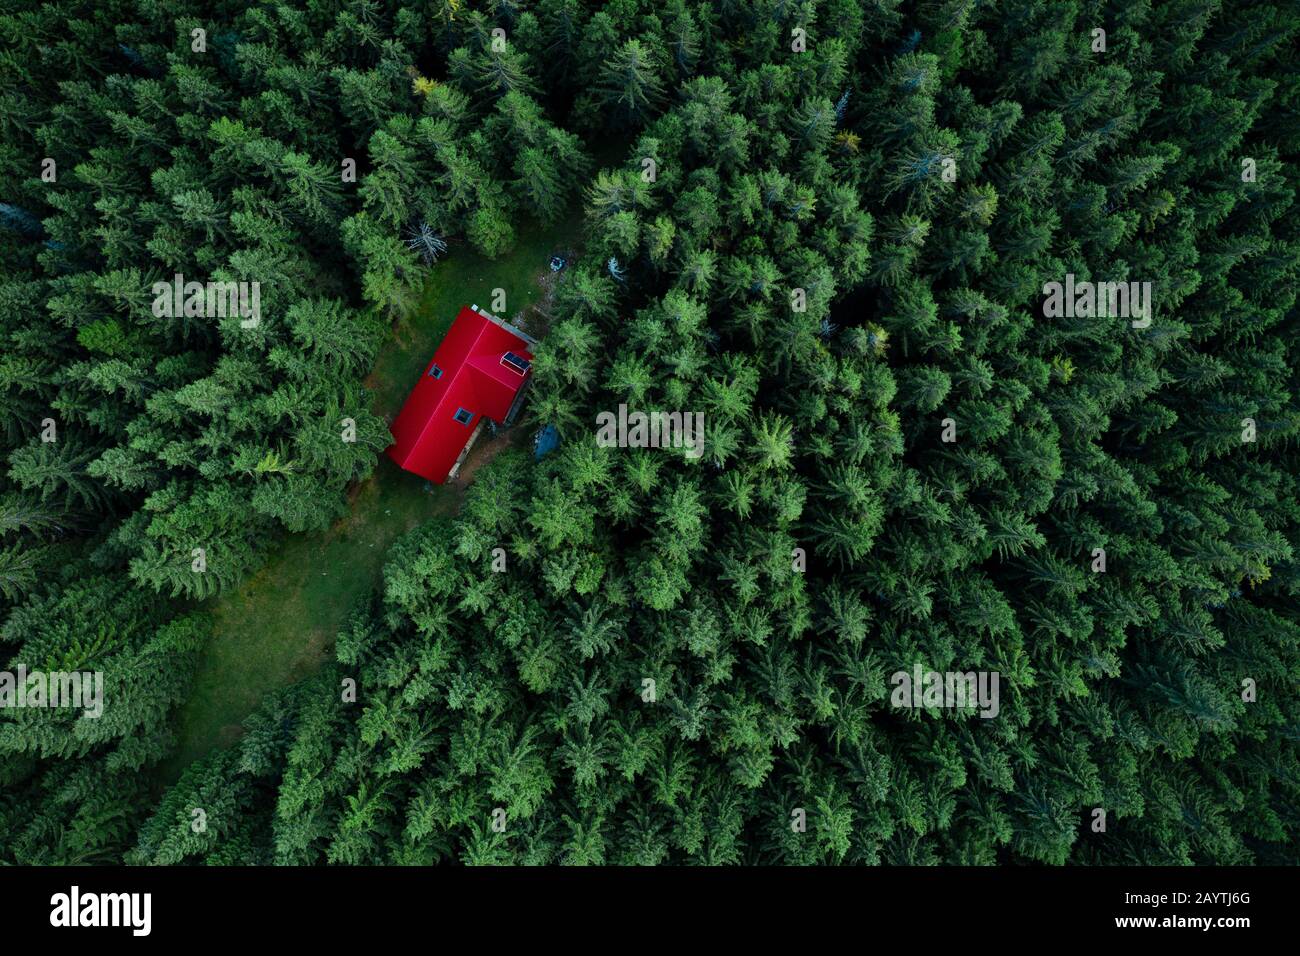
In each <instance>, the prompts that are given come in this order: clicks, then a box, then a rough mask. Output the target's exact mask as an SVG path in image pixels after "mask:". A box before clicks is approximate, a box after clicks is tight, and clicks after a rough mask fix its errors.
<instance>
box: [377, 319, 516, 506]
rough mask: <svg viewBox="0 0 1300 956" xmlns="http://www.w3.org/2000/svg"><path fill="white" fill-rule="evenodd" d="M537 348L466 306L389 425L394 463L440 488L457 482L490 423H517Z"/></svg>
mask: <svg viewBox="0 0 1300 956" xmlns="http://www.w3.org/2000/svg"><path fill="white" fill-rule="evenodd" d="M535 341H536V340H534V339H533V338H531V337H529V336H528V335H527V334H526V333H524V332H522V331H520V330H519V329H517V328H515V327H514V326H512V325H510V324H509V323H507V322H503V321H502V320H501V319H498V318H497V317H496V316H494V315H490V314H489V313H488V312H486V311H484V310H483V309H480V308H479V307H478V306H477V305H469V306H462V307H461V310H460V312H459V314H457V316H456V320H455V321H454V322H452V324H451V328H450V329H448V330H447V336H446V338H444V339H443V340H442V344H441V345H439V346H438V350H437V351H436V352H435V353H434V355H433V361H432V362H430V363H429V367H428V368H426V369H425V370H424V374H423V375H422V376H420V381H419V383H418V384H416V386H415V389H414V391H412V392H411V394H410V395H409V396H408V397H407V399H406V404H405V405H403V406H402V410H401V411H400V412H398V413H397V417H396V418H395V419H393V423H392V425H390V426H389V429H390V430H391V431H392V433H393V444H392V445H390V446H389V447H388V457H389V458H391V459H393V461H395V462H397V464H398V465H399V466H401V467H402V468H404V469H405V470H407V471H410V472H414V473H415V474H417V475H420V476H422V477H424V478H428V479H429V480H430V481H433V482H436V483H437V484H442V483H443V482H444V481H446V480H447V479H448V478H449V477H450V478H454V477H455V476H456V472H457V471H458V470H459V469H460V463H461V461H463V460H464V458H465V455H466V454H467V453H468V452H469V448H470V446H471V445H472V444H473V442H474V439H475V438H477V437H478V434H479V430H480V429H481V427H482V425H483V421H484V419H488V418H490V419H492V420H493V421H494V422H496V423H498V424H503V425H508V424H510V422H512V421H513V420H514V417H515V415H516V414H517V412H518V410H519V406H520V404H521V403H522V399H523V390H524V385H525V384H526V383H527V381H528V377H529V373H530V371H531V366H532V360H533V355H532V352H531V351H530V349H531V347H532V346H533V345H534V344H535Z"/></svg>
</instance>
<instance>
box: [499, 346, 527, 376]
mask: <svg viewBox="0 0 1300 956" xmlns="http://www.w3.org/2000/svg"><path fill="white" fill-rule="evenodd" d="M501 364H502V365H505V366H507V367H508V368H510V369H511V370H512V371H515V372H518V373H519V374H520V375H523V374H524V373H526V372H527V371H528V369H529V366H531V365H532V363H531V362H529V361H528V359H526V358H522V357H520V356H518V355H516V354H515V353H514V352H507V353H506V354H505V355H503V356H501Z"/></svg>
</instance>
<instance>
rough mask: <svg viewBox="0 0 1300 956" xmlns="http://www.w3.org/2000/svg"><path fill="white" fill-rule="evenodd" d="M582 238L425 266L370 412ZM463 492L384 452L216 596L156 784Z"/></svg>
mask: <svg viewBox="0 0 1300 956" xmlns="http://www.w3.org/2000/svg"><path fill="white" fill-rule="evenodd" d="M579 233H580V223H579V221H578V220H576V219H574V220H570V221H568V222H565V223H562V224H561V225H560V226H558V227H556V228H553V229H547V230H543V229H541V228H538V227H531V228H524V229H521V230H520V233H519V238H518V242H517V243H516V244H515V247H514V249H513V250H512V251H511V252H510V253H508V254H507V255H505V256H502V257H501V258H500V259H497V260H495V261H493V260H490V259H485V258H483V257H482V256H479V255H476V254H474V253H473V252H471V251H470V250H469V249H468V248H467V247H465V246H454V247H453V248H452V251H451V255H450V256H449V257H448V258H446V259H444V260H443V261H442V262H440V263H438V264H437V265H436V266H434V267H433V269H431V270H430V274H429V277H428V281H427V282H426V283H425V286H424V290H423V294H422V295H421V297H420V301H419V304H418V305H417V306H416V307H415V308H414V309H412V310H411V313H410V314H409V315H407V316H405V317H404V318H403V319H402V320H401V321H400V322H398V323H397V326H396V328H395V329H394V332H393V335H392V336H391V338H390V340H389V341H388V343H387V344H386V345H385V346H384V347H383V349H382V350H381V351H380V354H379V356H378V358H377V359H376V361H375V367H374V371H373V372H372V373H371V375H370V377H369V378H368V379H367V380H366V385H367V387H368V388H369V389H370V391H371V394H372V396H373V406H372V407H373V408H374V410H375V413H376V414H378V415H381V416H388V417H391V416H392V415H395V414H396V413H397V410H398V409H399V408H401V406H402V402H404V401H405V400H406V396H407V395H408V394H409V393H410V391H411V389H412V388H413V387H414V385H415V382H416V381H417V379H418V378H419V376H420V375H421V374H422V373H423V371H424V367H425V365H426V364H427V363H428V361H429V359H430V358H431V357H432V355H433V353H434V350H435V349H436V348H437V346H438V343H439V342H440V341H442V337H443V336H444V335H445V334H446V331H447V328H448V326H449V325H450V324H451V321H452V319H453V318H455V315H456V312H457V311H458V310H459V308H460V306H461V305H464V304H471V303H478V304H479V305H480V306H483V307H485V308H490V307H491V304H492V302H491V300H492V290H493V289H497V288H501V289H505V291H506V306H507V308H506V309H505V310H503V312H502V313H499V314H500V315H501V317H502V318H512V317H515V316H517V315H518V313H519V312H520V311H521V310H523V309H524V308H526V307H527V306H529V305H532V304H533V303H534V302H536V301H537V299H538V298H539V296H540V295H541V293H542V290H541V286H540V284H539V280H540V279H542V278H543V277H544V276H546V275H548V274H549V267H548V265H547V261H548V259H549V257H550V254H551V253H552V252H553V251H554V250H555V249H557V248H561V247H574V246H576V245H577V244H578V237H579ZM486 444H487V443H486V442H484V441H482V440H480V442H479V444H478V445H476V446H475V449H474V451H473V452H471V455H470V459H469V461H468V462H467V463H466V471H467V472H468V471H469V470H470V469H471V468H472V466H473V463H474V460H475V457H476V456H481V455H487V454H490V453H491V452H490V451H489V450H487V449H486V448H485V446H486ZM492 444H493V445H497V444H498V443H496V442H494V443H492ZM462 493H463V491H462V488H461V487H460V486H458V485H432V484H430V483H429V482H426V481H425V480H424V479H423V478H420V477H418V476H416V475H412V474H409V473H408V472H404V471H402V470H401V469H400V468H398V467H397V466H396V465H394V464H393V463H392V461H391V460H390V459H389V458H388V457H387V456H386V455H381V456H380V459H379V464H378V466H377V467H376V469H375V472H374V474H373V475H372V476H371V477H370V478H369V479H367V480H366V481H364V482H361V483H360V484H359V485H358V486H356V487H355V488H353V489H352V495H351V501H350V502H349V503H350V507H351V510H350V512H349V514H348V515H347V517H345V518H342V519H341V520H339V521H338V522H337V523H335V525H334V526H333V527H331V528H330V529H329V530H328V531H325V532H323V533H317V534H300V535H291V536H289V537H288V538H286V539H285V540H284V542H283V543H282V544H281V545H280V546H279V548H278V549H277V550H276V551H275V552H274V553H273V555H272V556H271V558H270V560H269V561H268V562H267V563H266V565H265V566H263V568H262V569H261V570H260V571H258V572H257V573H256V574H253V575H252V576H250V577H249V578H248V579H247V580H245V581H244V582H243V584H242V585H241V586H240V587H238V588H236V589H235V590H234V591H232V592H230V593H228V594H225V595H223V596H221V597H220V598H218V599H216V600H215V601H214V602H213V603H212V604H211V612H212V618H213V633H212V637H211V638H210V639H209V641H208V643H207V646H206V647H205V648H204V652H203V656H202V659H201V661H200V664H199V672H198V675H197V677H196V678H195V681H194V686H193V688H192V690H191V693H190V696H189V698H188V699H187V700H186V702H185V703H184V704H183V705H182V706H181V708H180V712H179V715H178V718H177V734H178V745H177V749H176V751H175V753H174V754H173V755H172V757H171V758H170V759H169V760H168V761H166V762H165V763H164V764H163V765H162V766H161V768H160V772H159V779H160V781H162V782H167V781H171V780H174V779H176V777H178V776H179V775H180V772H181V770H182V769H184V767H185V766H187V765H188V764H189V763H190V762H192V761H193V760H196V759H198V758H199V757H202V756H203V755H204V754H206V753H208V752H209V751H210V750H212V749H213V748H214V747H224V746H228V745H229V744H231V743H233V742H234V741H235V740H237V739H238V737H239V736H240V734H241V733H242V732H243V729H242V726H241V722H242V721H243V720H244V718H245V717H247V716H248V715H249V714H251V713H252V712H253V711H254V710H255V709H256V708H257V705H258V704H259V703H260V702H261V701H262V699H263V698H264V697H265V696H266V695H267V694H268V693H270V692H271V691H273V690H275V689H276V688H278V687H282V686H285V685H286V684H290V683H293V682H294V681H297V680H300V679H302V678H303V677H306V676H308V675H310V674H311V673H313V672H314V671H315V670H317V669H318V668H319V667H320V666H321V665H322V664H323V663H324V662H325V661H326V660H327V659H328V658H329V656H330V653H331V652H332V650H333V646H334V639H335V636H336V635H337V633H338V629H339V627H340V626H341V625H342V624H343V623H344V621H345V620H346V618H347V615H348V613H349V611H350V610H351V609H352V607H353V606H354V605H355V603H356V602H357V601H358V600H360V599H361V598H362V597H364V596H365V594H366V593H367V592H368V591H370V590H371V589H372V588H374V587H376V586H377V585H378V584H379V582H380V576H381V572H382V570H383V560H384V555H385V553H386V552H387V550H388V547H389V545H391V544H392V543H393V541H395V540H396V539H397V538H398V537H400V536H401V535H402V534H404V533H405V532H407V531H409V530H410V529H411V528H413V527H415V526H416V525H417V524H419V523H420V522H422V521H425V520H428V519H429V518H431V517H433V516H435V515H439V514H450V513H452V512H454V511H455V510H456V508H457V507H458V506H459V504H460V498H461V495H462Z"/></svg>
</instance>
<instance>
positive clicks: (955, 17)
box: [0, 0, 1300, 866]
mask: <svg viewBox="0 0 1300 956" xmlns="http://www.w3.org/2000/svg"><path fill="white" fill-rule="evenodd" d="M0 173H2V175H3V184H4V185H3V187H2V188H0V343H2V344H0V863H2V864H17V865H61V864H123V863H124V864H129V865H135V866H165V865H201V864H225V865H268V866H269V865H326V864H349V865H362V864H366V865H438V864H445V865H568V864H601V865H619V866H622V865H710V866H712V865H781V866H784V865H835V864H847V865H918V864H920V865H980V866H990V865H1042V864H1046V865H1053V866H1063V865H1074V866H1082V865H1097V864H1120V865H1135V866H1148V865H1170V864H1172V865H1207V864H1233V865H1242V864H1244V865H1268V864H1295V863H1300V849H1298V848H1300V372H1298V371H1297V369H1300V309H1298V308H1297V301H1296V297H1297V292H1298V291H1300V210H1298V209H1297V208H1296V189H1297V183H1298V181H1300V180H1298V178H1297V177H1298V174H1300V7H1297V6H1296V5H1295V4H1294V3H1291V2H1289V0H1233V2H1223V0H610V2H603V3H602V2H593V0H259V2H251V3H250V2H234V0H48V2H40V0H0ZM574 221H576V222H578V223H580V228H579V232H580V241H579V242H578V244H577V246H575V248H574V250H573V254H572V255H570V256H569V257H568V259H569V261H567V264H566V265H565V266H564V268H563V269H562V270H560V271H558V272H557V273H555V274H554V275H553V276H552V277H551V278H550V279H548V280H547V281H548V282H550V283H551V285H550V287H549V288H548V290H547V291H546V294H545V295H543V296H541V297H540V298H539V299H538V300H537V301H536V302H535V303H533V304H530V305H528V306H527V307H524V308H514V307H511V308H508V309H507V310H506V313H503V314H505V315H506V317H508V318H510V320H511V321H518V322H520V323H523V324H525V325H526V326H527V327H528V328H529V329H530V331H531V332H532V333H533V334H534V335H535V336H536V337H537V338H538V339H539V343H538V345H537V346H536V347H535V354H534V356H533V359H532V364H531V378H530V382H529V386H528V392H527V401H526V404H525V405H524V408H523V413H522V419H521V421H520V422H519V423H518V424H516V425H514V426H512V428H511V429H510V430H509V433H508V434H507V436H506V439H504V440H503V441H502V442H501V443H499V445H498V446H494V454H492V455H491V456H490V459H489V456H486V455H485V456H484V457H483V460H482V461H481V463H480V466H478V467H476V469H475V471H474V473H473V476H472V478H471V479H467V480H466V481H465V482H464V483H463V489H462V492H460V494H461V496H460V497H458V498H457V499H456V502H455V506H454V507H448V508H442V509H434V508H433V507H432V506H431V507H430V509H429V512H428V514H427V515H424V516H421V518H420V520H418V521H417V522H415V523H414V526H413V527H411V528H410V530H409V531H405V533H403V534H401V535H399V536H397V537H396V539H395V540H394V541H393V542H392V543H391V546H388V547H387V550H386V551H385V552H384V553H383V555H382V559H376V561H375V567H376V569H377V570H376V573H375V574H374V579H373V580H370V579H368V578H366V579H364V580H361V579H359V581H360V583H359V586H358V593H359V594H360V595H361V597H360V598H359V599H358V600H357V601H355V602H354V603H353V604H352V605H351V606H349V607H348V608H347V612H346V614H345V615H344V617H343V620H342V621H341V622H340V624H339V626H338V627H337V628H335V629H334V631H333V633H331V634H330V635H329V642H328V653H327V658H328V659H327V660H325V661H324V662H323V663H322V664H321V665H320V666H319V667H317V668H315V669H313V670H312V672H311V673H308V674H305V675H301V676H299V677H297V679H294V680H286V681H283V682H281V685H280V686H277V687H275V688H274V689H273V690H272V691H270V692H269V693H266V694H265V695H263V696H262V697H261V699H260V700H259V701H258V702H257V704H256V706H255V707H254V708H253V709H252V710H251V712H249V713H248V714H247V715H246V716H245V717H244V718H243V720H242V728H241V730H240V732H239V734H237V735H235V737H234V739H232V740H229V741H224V742H223V743H222V745H220V746H210V747H205V748H204V749H203V752H202V753H201V754H200V755H198V756H197V757H195V758H194V759H192V760H190V759H188V758H187V759H186V760H185V761H181V763H180V765H177V759H178V758H177V755H178V753H180V749H179V748H180V736H179V732H178V726H179V721H178V714H179V712H180V710H181V708H182V707H183V706H184V705H185V703H186V702H187V701H188V700H189V699H190V695H191V694H192V692H193V688H194V686H195V681H196V675H198V674H199V673H200V671H201V669H202V668H203V667H204V666H205V663H204V662H205V660H206V659H207V658H206V657H205V655H208V654H210V653H211V644H212V642H213V641H214V640H216V639H217V638H216V637H215V636H214V635H215V633H216V628H215V626H214V620H215V615H216V613H217V609H218V608H219V607H221V602H222V601H225V600H229V598H230V596H231V595H232V594H233V593H235V592H236V591H237V589H239V588H240V587H241V586H244V585H245V584H246V582H247V581H249V580H250V579H251V578H252V576H253V575H255V574H257V573H258V572H259V570H260V569H263V568H265V567H266V566H267V564H268V562H271V561H273V560H275V557H276V555H277V554H279V553H280V552H281V549H283V548H285V547H286V546H288V545H290V544H292V542H294V541H297V540H303V539H304V536H309V535H312V534H321V533H329V532H330V529H332V528H336V527H338V526H339V523H340V522H346V521H347V520H348V519H349V515H350V514H352V513H353V511H352V510H353V509H354V507H355V501H356V498H357V495H358V494H361V493H362V490H363V489H364V488H366V487H368V483H372V482H375V481H376V480H378V478H377V476H378V474H379V470H380V469H381V468H391V467H392V466H391V463H388V462H386V460H385V459H384V458H383V457H382V456H383V453H384V450H385V448H386V447H387V446H388V445H389V444H390V443H391V442H392V436H391V435H390V433H389V421H388V419H389V418H390V417H391V416H390V415H389V414H388V413H387V412H386V411H381V410H379V409H380V406H377V405H376V398H375V393H376V389H377V388H384V389H388V390H395V391H396V392H398V393H402V394H404V393H405V392H407V391H409V390H410V389H411V388H412V387H414V385H415V381H414V380H413V379H412V380H410V381H404V380H394V381H380V382H378V384H377V382H376V379H377V377H380V378H382V375H381V374H380V373H381V372H382V370H383V368H384V367H385V366H383V364H382V363H378V364H377V362H378V358H379V356H381V354H382V352H383V349H384V348H385V347H386V346H388V345H389V344H390V343H391V342H392V341H393V340H394V337H395V336H396V335H398V334H399V333H400V332H401V330H403V329H409V328H411V327H412V325H413V324H414V325H415V326H419V325H420V324H421V323H424V324H425V325H431V324H433V323H436V322H446V321H449V319H450V316H449V315H441V314H440V315H432V314H426V310H425V306H423V305H422V303H423V302H426V301H428V300H427V298H425V290H426V284H427V283H433V284H435V285H436V284H437V283H439V282H443V281H447V279H446V277H448V276H450V275H455V274H456V272H457V270H468V269H469V266H468V265H467V263H469V262H471V261H479V260H483V261H499V260H501V259H502V258H503V257H507V256H510V255H511V254H512V253H514V252H517V251H518V249H520V248H521V243H522V239H521V237H523V236H530V235H536V234H538V232H537V231H538V230H542V232H541V233H540V234H542V235H552V234H553V233H547V232H546V230H556V229H559V228H561V226H562V224H564V223H567V222H574ZM534 258H536V257H534ZM521 268H526V269H527V270H531V272H534V273H536V272H546V271H547V263H546V261H545V260H544V259H543V258H538V260H537V261H532V260H531V259H530V260H528V261H527V263H526V266H521ZM174 282H175V283H177V284H178V285H177V287H176V295H175V296H172V295H171V293H170V292H169V293H167V294H166V295H165V296H164V298H165V299H166V300H167V301H168V302H172V303H173V305H174V306H176V307H170V306H169V307H166V308H161V307H159V297H158V296H159V294H158V293H156V292H155V289H156V288H158V284H159V283H161V284H162V287H163V288H167V289H170V288H172V284H173V283H174ZM188 282H197V283H200V284H202V285H205V286H206V288H207V289H208V298H207V302H208V303H209V304H210V303H211V302H212V301H213V300H212V294H211V290H212V288H213V287H214V286H217V287H219V288H221V289H230V290H234V289H241V290H242V289H245V288H248V287H252V288H253V289H254V290H255V293H256V296H257V301H256V308H255V309H251V310H250V309H249V308H247V307H246V306H247V301H246V300H245V299H243V298H240V297H239V296H234V294H233V292H232V298H231V300H230V301H231V307H230V308H229V309H226V308H223V309H221V310H220V313H219V314H213V313H212V310H211V309H210V308H194V309H191V308H190V307H189V306H188V305H187V304H186V303H187V299H186V296H185V294H184V289H185V286H184V283H188ZM200 298H202V297H200ZM219 298H220V295H218V299H219ZM196 303H197V300H196ZM198 304H200V305H201V304H202V303H198ZM466 304H468V303H466ZM482 304H483V305H487V303H486V302H484V303H482ZM236 306H238V307H236ZM428 357H430V356H426V358H428ZM620 408H626V409H633V410H640V411H641V412H643V413H647V414H653V413H663V414H673V413H676V414H679V415H680V416H687V420H688V421H692V422H694V421H699V422H702V429H701V430H700V434H702V438H701V440H700V441H699V443H698V444H693V443H677V444H674V443H671V442H663V443H660V444H657V445H655V446H647V445H646V443H644V442H642V443H640V447H638V443H637V442H635V441H623V440H615V441H610V440H607V439H608V437H609V436H608V435H607V434H606V435H602V434H601V428H600V424H599V423H601V422H602V421H603V422H608V421H610V420H611V416H618V415H619V410H620ZM543 430H546V431H548V432H550V433H551V434H554V435H555V436H556V437H557V438H558V446H557V447H556V448H555V449H554V450H553V451H550V452H549V453H548V454H545V455H542V454H540V453H538V452H535V451H534V448H533V438H534V436H535V435H536V434H539V433H541V432H542V431H543ZM624 437H626V436H624ZM697 437H698V436H697ZM629 446H630V447H629ZM471 461H473V459H471ZM402 478H404V479H409V480H410V481H411V482H413V483H414V485H412V488H417V489H418V486H419V485H420V482H419V479H417V478H415V477H414V476H411V475H405V474H403V475H402ZM390 479H391V480H397V479H396V478H395V477H392V476H390ZM431 500H432V499H431ZM435 512H436V513H435ZM376 554H378V552H376ZM311 572H312V573H316V570H315V569H314V568H313V569H311ZM321 573H324V569H322V571H321ZM344 573H345V574H346V573H348V572H347V570H346V569H344ZM351 573H354V574H357V575H362V574H363V571H361V570H354V571H353V572H351ZM290 597H291V595H290V594H289V593H288V592H287V590H286V592H285V593H284V594H283V595H278V594H271V595H270V597H269V598H268V604H267V606H269V607H274V606H275V605H274V601H275V600H279V599H284V600H288V599H289V598H290ZM272 616H273V613H270V614H268V615H267V617H266V618H265V619H264V625H265V626H266V627H269V626H270V625H271V623H272V621H271V617H272ZM248 626H249V627H250V628H251V629H252V630H253V631H254V632H256V631H257V630H258V629H259V628H260V627H261V626H263V624H259V622H258V621H257V620H256V619H254V620H253V621H252V622H251V623H250V624H249V625H248ZM301 637H302V640H303V642H304V643H305V642H306V640H307V636H306V635H302V636H301ZM290 640H297V637H296V636H291V638H290ZM20 669H24V670H25V672H28V673H30V672H33V671H40V672H44V673H47V674H56V673H73V672H75V673H94V674H98V675H101V676H102V701H101V702H100V703H101V704H102V713H99V714H96V715H92V714H91V713H90V712H89V710H86V711H83V710H79V709H76V708H69V707H54V706H34V705H29V706H19V705H18V700H19V695H17V694H16V693H13V692H12V691H13V690H14V689H15V685H14V681H13V679H10V681H9V685H8V687H9V691H10V692H9V693H7V694H6V684H5V679H4V675H7V674H18V673H20ZM954 674H955V675H958V677H959V679H958V680H956V681H954V680H953V679H952V675H954ZM913 675H915V677H913ZM929 675H939V678H940V680H939V681H938V682H933V683H932V682H931V681H930V680H929ZM944 675H947V677H948V679H947V681H946V686H942V685H943V681H942V678H943V676H944ZM961 675H969V679H970V685H969V686H970V688H971V694H970V695H963V694H962V693H958V694H957V695H956V696H957V698H958V699H957V701H956V703H955V704H954V702H953V700H952V698H953V694H952V691H953V688H954V685H955V686H956V689H957V690H958V691H961V690H962V686H963V685H962V681H961V679H960V677H961ZM977 677H978V682H977V680H976V678H977ZM232 679H234V680H238V679H240V678H238V676H236V677H234V678H232ZM19 683H21V681H20V682H19ZM913 684H915V686H913ZM977 684H978V698H979V699H978V701H976V700H975V697H974V696H971V695H973V694H974V693H975V691H974V688H976V686H977ZM931 689H933V690H935V691H936V693H934V694H930V693H929V691H930V690H931ZM908 691H910V692H908ZM990 694H991V695H993V696H992V697H991V698H990V697H989V696H988V695H990ZM963 696H965V697H966V699H965V700H964V702H963V700H962V699H961V698H962V697H963ZM29 704H30V701H29ZM187 752H188V751H187ZM167 767H174V772H172V771H167V770H165V769H164V768H167Z"/></svg>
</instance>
